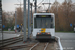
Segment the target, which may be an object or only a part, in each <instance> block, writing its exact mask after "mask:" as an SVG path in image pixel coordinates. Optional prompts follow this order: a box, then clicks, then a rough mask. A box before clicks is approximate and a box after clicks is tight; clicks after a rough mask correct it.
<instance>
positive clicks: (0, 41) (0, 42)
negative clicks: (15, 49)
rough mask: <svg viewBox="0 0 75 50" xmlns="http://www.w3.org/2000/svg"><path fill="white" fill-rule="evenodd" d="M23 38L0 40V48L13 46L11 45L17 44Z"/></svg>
mask: <svg viewBox="0 0 75 50" xmlns="http://www.w3.org/2000/svg"><path fill="white" fill-rule="evenodd" d="M22 40H23V37H15V38H10V39H6V40H3V41H2V40H0V47H5V46H7V45H10V44H13V43H17V42H19V41H22Z"/></svg>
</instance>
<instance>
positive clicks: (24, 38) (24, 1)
mask: <svg viewBox="0 0 75 50" xmlns="http://www.w3.org/2000/svg"><path fill="white" fill-rule="evenodd" d="M23 1H24V24H23V25H24V39H23V42H25V41H26V40H27V39H26V0H23Z"/></svg>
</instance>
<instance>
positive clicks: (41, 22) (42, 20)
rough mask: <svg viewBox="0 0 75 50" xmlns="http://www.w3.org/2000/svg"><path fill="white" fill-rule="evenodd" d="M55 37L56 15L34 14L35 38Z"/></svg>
mask: <svg viewBox="0 0 75 50" xmlns="http://www.w3.org/2000/svg"><path fill="white" fill-rule="evenodd" d="M54 36H55V15H54V14H53V13H34V15H33V38H35V39H36V40H41V39H48V40H49V39H53V38H54Z"/></svg>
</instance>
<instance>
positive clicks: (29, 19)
mask: <svg viewBox="0 0 75 50" xmlns="http://www.w3.org/2000/svg"><path fill="white" fill-rule="evenodd" d="M28 39H30V0H28Z"/></svg>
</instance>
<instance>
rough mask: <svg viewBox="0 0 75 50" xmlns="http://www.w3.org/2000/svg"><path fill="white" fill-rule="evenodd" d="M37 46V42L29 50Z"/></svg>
mask: <svg viewBox="0 0 75 50" xmlns="http://www.w3.org/2000/svg"><path fill="white" fill-rule="evenodd" d="M38 44H39V42H38V43H36V44H35V45H34V46H32V47H31V48H30V49H29V50H32V49H33V48H34V47H36V46H37V45H38Z"/></svg>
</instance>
